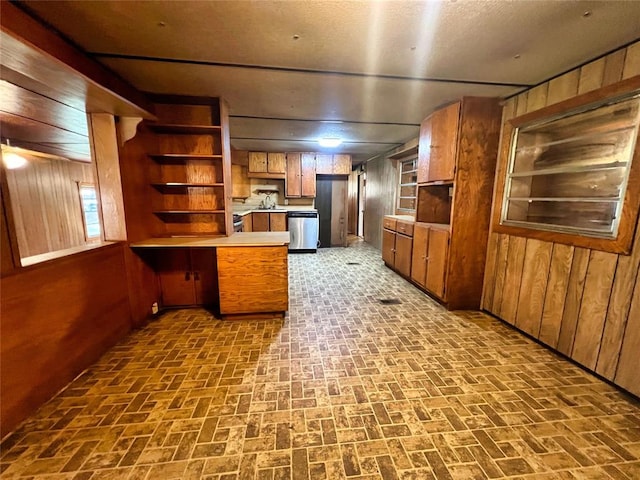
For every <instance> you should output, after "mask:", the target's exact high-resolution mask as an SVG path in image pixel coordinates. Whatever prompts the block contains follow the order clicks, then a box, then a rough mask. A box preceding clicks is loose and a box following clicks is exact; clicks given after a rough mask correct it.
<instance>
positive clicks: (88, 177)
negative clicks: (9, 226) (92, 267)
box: [6, 156, 96, 258]
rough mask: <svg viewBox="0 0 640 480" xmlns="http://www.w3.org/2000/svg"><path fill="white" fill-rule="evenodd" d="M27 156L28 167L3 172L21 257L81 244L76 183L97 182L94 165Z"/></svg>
mask: <svg viewBox="0 0 640 480" xmlns="http://www.w3.org/2000/svg"><path fill="white" fill-rule="evenodd" d="M27 159H28V160H29V163H28V164H27V166H25V167H23V168H19V169H15V170H7V171H6V176H7V183H8V186H9V195H10V197H11V207H12V213H13V219H14V221H15V225H16V236H17V238H18V246H19V249H20V256H21V257H22V258H24V257H31V256H33V255H39V254H41V253H47V252H54V251H57V250H64V249H66V248H71V247H75V246H79V245H84V244H85V243H86V241H85V234H84V223H83V219H82V207H81V205H80V194H79V190H78V182H84V183H91V184H95V183H96V181H95V180H94V170H93V165H91V164H86V163H81V162H72V161H67V160H53V159H43V158H39V157H34V156H27Z"/></svg>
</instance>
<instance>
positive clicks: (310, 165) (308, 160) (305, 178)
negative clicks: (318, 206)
mask: <svg viewBox="0 0 640 480" xmlns="http://www.w3.org/2000/svg"><path fill="white" fill-rule="evenodd" d="M300 164H301V169H300V170H301V173H300V183H301V185H300V190H301V191H300V195H301V196H303V197H315V196H316V156H315V155H314V154H313V153H303V154H302V158H301V159H300Z"/></svg>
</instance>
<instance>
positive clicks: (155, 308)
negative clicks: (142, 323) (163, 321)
mask: <svg viewBox="0 0 640 480" xmlns="http://www.w3.org/2000/svg"><path fill="white" fill-rule="evenodd" d="M158 310H159V309H158V302H153V304H152V305H151V313H153V314H154V315H157V314H158Z"/></svg>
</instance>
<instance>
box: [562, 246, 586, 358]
mask: <svg viewBox="0 0 640 480" xmlns="http://www.w3.org/2000/svg"><path fill="white" fill-rule="evenodd" d="M590 253H591V251H590V250H587V249H585V248H576V249H575V250H574V251H573V260H572V263H571V271H570V273H569V280H568V282H567V296H566V297H565V302H564V312H562V325H561V327H560V338H559V339H558V350H559V351H560V352H562V353H564V354H565V355H568V356H571V350H572V349H573V339H574V338H575V334H576V327H577V325H578V316H579V314H580V303H581V302H582V293H583V291H584V280H585V278H586V276H587V267H588V266H589V254H590Z"/></svg>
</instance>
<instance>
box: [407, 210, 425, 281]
mask: <svg viewBox="0 0 640 480" xmlns="http://www.w3.org/2000/svg"><path fill="white" fill-rule="evenodd" d="M428 247H429V227H427V226H426V225H421V224H419V223H416V224H415V225H414V227H413V253H412V254H411V279H412V280H413V281H414V282H416V283H417V284H418V285H421V286H423V287H424V286H425V281H426V278H427V249H428Z"/></svg>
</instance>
